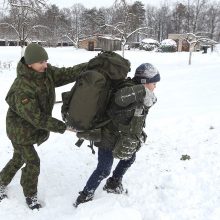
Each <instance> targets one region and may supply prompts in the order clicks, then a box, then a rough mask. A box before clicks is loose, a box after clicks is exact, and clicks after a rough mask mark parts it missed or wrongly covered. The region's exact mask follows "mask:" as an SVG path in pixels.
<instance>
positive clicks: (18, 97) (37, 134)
mask: <svg viewBox="0 0 220 220" xmlns="http://www.w3.org/2000/svg"><path fill="white" fill-rule="evenodd" d="M86 65H87V64H86V63H84V64H79V65H76V66H74V67H69V68H64V67H63V68H57V67H54V66H51V65H50V64H48V68H47V70H46V72H44V73H38V72H35V71H34V70H32V69H30V68H28V67H27V65H25V64H24V58H21V60H20V62H19V63H18V65H17V77H16V79H15V80H14V82H13V84H12V86H11V88H10V90H9V92H8V94H7V96H6V99H5V100H6V102H7V103H8V105H9V109H8V112H7V116H6V130H7V135H8V137H9V139H10V140H11V141H12V142H14V143H17V144H25V145H27V144H38V145H40V144H41V143H43V142H44V141H46V140H47V139H48V137H49V134H50V131H52V132H58V133H64V131H65V130H66V125H65V123H63V122H62V121H60V120H58V119H56V118H53V117H52V110H53V105H54V101H55V87H59V86H62V85H65V84H68V83H71V82H74V81H75V80H76V78H77V76H78V75H79V74H80V72H81V71H82V70H83V69H84V68H86Z"/></svg>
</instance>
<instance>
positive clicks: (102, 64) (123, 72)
mask: <svg viewBox="0 0 220 220" xmlns="http://www.w3.org/2000/svg"><path fill="white" fill-rule="evenodd" d="M87 68H88V69H90V70H93V69H97V70H98V71H100V72H102V71H104V72H105V73H106V74H107V75H108V77H109V78H110V79H113V80H120V79H124V78H126V76H127V74H128V72H129V71H130V62H129V60H127V59H125V58H123V57H122V56H121V55H119V54H117V53H115V52H112V51H102V52H101V53H99V54H98V55H97V56H96V57H94V58H93V59H91V60H90V61H89V62H88V67H87Z"/></svg>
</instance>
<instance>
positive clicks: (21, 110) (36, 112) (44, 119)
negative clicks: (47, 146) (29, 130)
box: [10, 93, 66, 134]
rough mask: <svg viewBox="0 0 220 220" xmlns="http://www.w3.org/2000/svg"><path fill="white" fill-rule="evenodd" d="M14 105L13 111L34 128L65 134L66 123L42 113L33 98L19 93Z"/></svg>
mask: <svg viewBox="0 0 220 220" xmlns="http://www.w3.org/2000/svg"><path fill="white" fill-rule="evenodd" d="M14 103H15V104H14V105H13V106H10V107H11V108H12V110H14V111H15V112H16V113H17V114H18V115H19V116H20V117H22V118H23V119H25V120H26V121H28V122H29V123H30V124H32V125H33V126H34V127H36V128H38V129H43V130H47V131H52V132H57V133H61V134H62V133H64V132H65V130H66V125H65V123H64V122H62V121H60V120H58V119H56V118H53V117H52V116H50V115H47V114H44V113H43V112H41V111H40V108H39V105H38V102H37V101H36V100H35V99H34V98H33V97H30V96H28V95H27V94H25V93H17V94H16V95H15V97H14Z"/></svg>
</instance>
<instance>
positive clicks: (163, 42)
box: [160, 39, 176, 47]
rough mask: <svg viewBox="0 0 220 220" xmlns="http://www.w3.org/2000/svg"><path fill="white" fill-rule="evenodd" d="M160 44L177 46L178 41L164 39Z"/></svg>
mask: <svg viewBox="0 0 220 220" xmlns="http://www.w3.org/2000/svg"><path fill="white" fill-rule="evenodd" d="M160 44H161V45H165V46H175V47H176V42H175V41H174V40H172V39H165V40H162V41H161V43H160Z"/></svg>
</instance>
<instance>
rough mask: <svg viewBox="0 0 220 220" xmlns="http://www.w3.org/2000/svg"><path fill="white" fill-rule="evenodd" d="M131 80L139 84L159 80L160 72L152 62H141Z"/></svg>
mask: <svg viewBox="0 0 220 220" xmlns="http://www.w3.org/2000/svg"><path fill="white" fill-rule="evenodd" d="M133 80H134V81H136V82H137V83H139V84H146V83H156V82H159V81H160V73H159V71H158V70H157V69H156V67H154V66H153V65H152V64H150V63H143V64H141V65H140V66H139V67H138V68H137V69H136V71H135V75H134V78H133Z"/></svg>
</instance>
